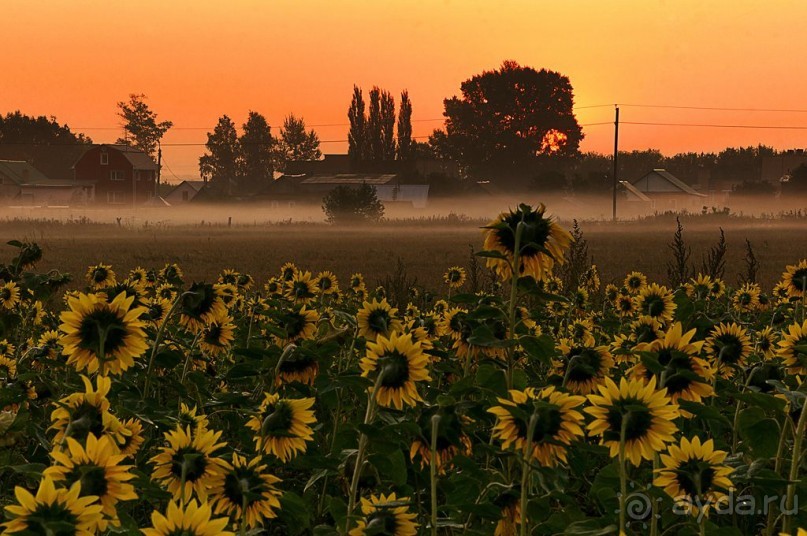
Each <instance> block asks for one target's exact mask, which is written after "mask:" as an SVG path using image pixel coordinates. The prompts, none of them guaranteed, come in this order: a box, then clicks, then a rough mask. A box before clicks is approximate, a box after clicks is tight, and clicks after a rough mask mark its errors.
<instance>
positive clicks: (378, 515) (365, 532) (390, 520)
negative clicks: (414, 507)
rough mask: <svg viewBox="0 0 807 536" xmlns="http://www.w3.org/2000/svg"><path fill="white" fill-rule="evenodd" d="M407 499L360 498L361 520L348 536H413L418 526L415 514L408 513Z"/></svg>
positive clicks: (384, 497)
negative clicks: (383, 535) (380, 535)
mask: <svg viewBox="0 0 807 536" xmlns="http://www.w3.org/2000/svg"><path fill="white" fill-rule="evenodd" d="M409 502H410V501H409V498H408V497H400V498H399V497H397V496H396V495H395V494H394V493H390V494H389V495H384V494H381V495H378V496H376V495H371V496H370V498H369V499H364V498H362V500H361V513H362V515H363V517H362V519H361V520H359V521H358V523H357V526H356V527H355V528H354V529H352V530H351V531H350V532H349V533H348V534H349V536H369V535H371V534H388V535H390V536H415V535H416V534H417V527H418V524H417V523H415V519H417V514H412V513H409V506H408V505H409Z"/></svg>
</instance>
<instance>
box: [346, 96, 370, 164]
mask: <svg viewBox="0 0 807 536" xmlns="http://www.w3.org/2000/svg"><path fill="white" fill-rule="evenodd" d="M347 117H348V119H349V120H350V131H349V132H348V134H347V141H348V149H347V153H348V155H349V156H350V161H351V162H354V163H356V162H361V161H362V160H364V158H365V152H364V149H365V147H366V146H367V142H366V135H367V117H366V116H365V114H364V97H363V96H362V91H361V89H360V88H359V87H358V86H353V99H352V100H351V102H350V108H349V109H348V111H347Z"/></svg>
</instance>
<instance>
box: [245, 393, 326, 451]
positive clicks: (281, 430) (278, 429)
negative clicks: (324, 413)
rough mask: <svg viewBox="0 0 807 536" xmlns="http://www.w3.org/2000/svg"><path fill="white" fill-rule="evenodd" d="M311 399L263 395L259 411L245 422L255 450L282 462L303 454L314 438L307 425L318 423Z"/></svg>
mask: <svg viewBox="0 0 807 536" xmlns="http://www.w3.org/2000/svg"><path fill="white" fill-rule="evenodd" d="M313 405H314V399H313V398H299V399H293V398H280V396H279V395H277V394H271V393H266V394H265V395H264V400H263V403H262V404H261V406H260V408H259V409H258V412H257V414H256V415H255V416H253V417H252V418H251V419H250V420H249V421H248V422H247V428H249V429H251V430H252V431H253V432H255V445H256V447H257V449H258V451H263V452H265V453H266V454H272V455H274V456H276V457H277V458H279V459H280V460H281V461H283V462H287V461H289V460H290V459H292V458H294V457H295V456H296V455H297V454H298V453H304V452H305V451H306V448H307V445H306V444H307V443H308V442H309V441H312V440H313V439H314V431H313V430H312V429H311V426H309V425H310V424H313V423H315V422H317V420H316V418H315V417H314V412H313V410H311V408H312V406H313Z"/></svg>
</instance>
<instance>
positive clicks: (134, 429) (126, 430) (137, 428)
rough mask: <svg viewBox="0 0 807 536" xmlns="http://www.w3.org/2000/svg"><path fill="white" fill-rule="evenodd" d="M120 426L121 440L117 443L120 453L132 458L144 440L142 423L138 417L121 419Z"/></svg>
mask: <svg viewBox="0 0 807 536" xmlns="http://www.w3.org/2000/svg"><path fill="white" fill-rule="evenodd" d="M121 427H122V428H123V441H122V442H121V443H120V444H119V445H118V446H119V447H120V453H121V454H123V455H124V456H127V457H129V458H134V455H135V454H136V453H137V451H138V450H140V445H142V444H143V441H144V438H143V424H142V423H141V422H140V420H139V419H127V420H125V421H121Z"/></svg>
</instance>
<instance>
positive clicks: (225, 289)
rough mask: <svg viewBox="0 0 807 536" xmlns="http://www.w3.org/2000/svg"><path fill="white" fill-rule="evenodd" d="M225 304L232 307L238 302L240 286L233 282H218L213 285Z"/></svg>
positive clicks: (229, 307)
mask: <svg viewBox="0 0 807 536" xmlns="http://www.w3.org/2000/svg"><path fill="white" fill-rule="evenodd" d="M213 288H215V289H216V294H218V295H219V298H221V301H222V302H224V305H225V306H226V307H227V308H228V309H231V308H232V307H233V306H234V305H235V304H236V303H237V302H238V287H237V286H235V285H234V284H232V283H216V284H215V285H213Z"/></svg>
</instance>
